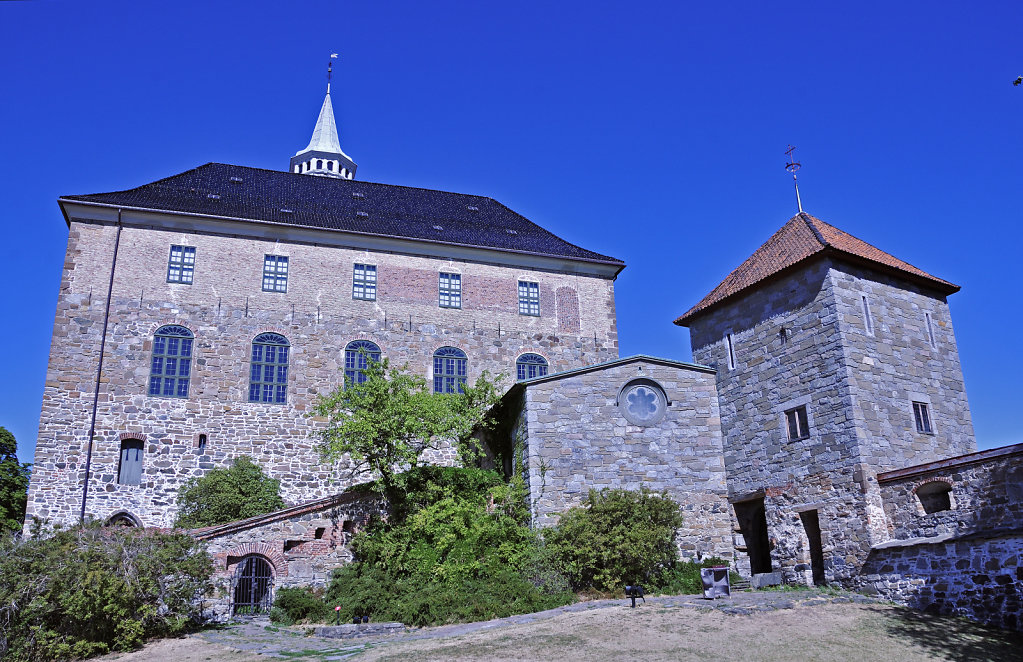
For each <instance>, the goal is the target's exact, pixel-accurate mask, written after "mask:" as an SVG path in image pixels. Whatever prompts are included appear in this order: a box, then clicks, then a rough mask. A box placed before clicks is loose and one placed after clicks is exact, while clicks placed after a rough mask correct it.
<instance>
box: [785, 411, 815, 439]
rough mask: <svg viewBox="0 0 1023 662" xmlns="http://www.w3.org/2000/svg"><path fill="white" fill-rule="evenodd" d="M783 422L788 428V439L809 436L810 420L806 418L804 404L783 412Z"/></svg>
mask: <svg viewBox="0 0 1023 662" xmlns="http://www.w3.org/2000/svg"><path fill="white" fill-rule="evenodd" d="M785 424H786V425H787V426H788V429H789V439H790V440H792V441H795V440H796V439H806V438H807V437H809V436H810V422H809V421H808V420H807V418H806V405H803V406H802V407H796V408H795V409H789V410H788V411H787V412H785Z"/></svg>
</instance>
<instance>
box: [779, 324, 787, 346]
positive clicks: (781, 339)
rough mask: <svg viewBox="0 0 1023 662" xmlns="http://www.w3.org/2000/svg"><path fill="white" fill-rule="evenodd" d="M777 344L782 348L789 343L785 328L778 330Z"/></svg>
mask: <svg viewBox="0 0 1023 662" xmlns="http://www.w3.org/2000/svg"><path fill="white" fill-rule="evenodd" d="M778 342H780V343H781V344H782V346H785V345H787V344H788V342H789V332H788V329H786V328H785V327H782V328H781V329H779V330H778Z"/></svg>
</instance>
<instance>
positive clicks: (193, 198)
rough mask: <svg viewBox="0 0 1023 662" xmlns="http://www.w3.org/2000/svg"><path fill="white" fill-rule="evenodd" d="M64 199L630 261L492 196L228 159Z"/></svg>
mask: <svg viewBox="0 0 1023 662" xmlns="http://www.w3.org/2000/svg"><path fill="white" fill-rule="evenodd" d="M239 179H240V180H241V181H236V180H239ZM216 196H219V197H216ZM61 199H62V200H69V201H79V202H91V203H100V204H104V205H111V206H117V207H126V208H127V207H134V208H142V209H156V210H161V211H170V212H182V213H194V214H203V215H210V216H219V217H227V218H241V219H247V220H253V221H265V222H272V223H282V224H286V225H294V226H301V227H311V228H322V229H326V230H338V231H342V232H356V233H361V234H368V235H375V236H386V237H397V238H402V239H414V240H421V241H430V242H437V243H443V244H455V245H461V246H472V247H479V248H488V249H496V250H501V251H512V252H517V253H527V254H531V255H542V256H548V257H556V258H568V259H574V260H583V261H587V262H600V263H604V264H610V265H620V266H621V267H624V266H625V263H624V262H622V261H621V260H618V259H616V258H613V257H608V256H607V255H600V254H599V253H594V252H592V251H588V250H586V249H584V248H580V247H579V246H576V245H575V244H570V243H569V242H567V241H565V240H564V239H561V238H560V237H557V236H555V235H554V234H552V233H550V232H548V231H547V230H544V229H543V228H541V227H540V226H539V225H536V224H535V223H533V222H532V221H530V220H528V219H527V218H525V217H523V216H521V215H519V214H517V213H515V212H514V211H512V210H511V209H509V208H507V207H505V206H504V205H502V204H501V203H500V202H497V201H496V200H494V199H492V198H487V197H483V196H478V195H465V194H462V193H447V192H445V191H434V190H430V189H421V188H412V187H408V186H392V185H390V184H374V183H371V182H362V181H356V180H347V179H334V178H330V177H316V176H311V175H302V174H296V173H290V172H282V171H277V170H264V169H261V168H248V167H245V166H236V165H228V164H224V163H207V164H206V165H202V166H199V167H198V168H194V169H192V170H187V171H185V172H183V173H181V174H179V175H173V176H171V177H167V178H165V179H161V180H158V181H155V182H153V183H151V184H145V185H143V186H139V187H138V188H133V189H128V190H127V191H114V192H111V193H94V194H91V195H69V196H64V197H63V198H61ZM284 210H290V211H284ZM438 228H440V229H438Z"/></svg>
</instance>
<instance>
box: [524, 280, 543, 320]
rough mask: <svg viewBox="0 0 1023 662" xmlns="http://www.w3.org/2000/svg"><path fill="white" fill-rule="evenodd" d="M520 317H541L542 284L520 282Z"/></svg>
mask: <svg viewBox="0 0 1023 662" xmlns="http://www.w3.org/2000/svg"><path fill="white" fill-rule="evenodd" d="M519 315H531V316H533V317H539V316H540V283H530V282H529V281H525V280H520V281H519Z"/></svg>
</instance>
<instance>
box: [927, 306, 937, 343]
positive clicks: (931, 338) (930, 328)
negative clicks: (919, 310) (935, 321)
mask: <svg viewBox="0 0 1023 662" xmlns="http://www.w3.org/2000/svg"><path fill="white" fill-rule="evenodd" d="M924 324H925V325H926V326H927V342H929V343H931V348H932V349H937V347H938V344H937V343H936V342H934V327H933V326H932V325H931V314H930V313H924Z"/></svg>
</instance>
